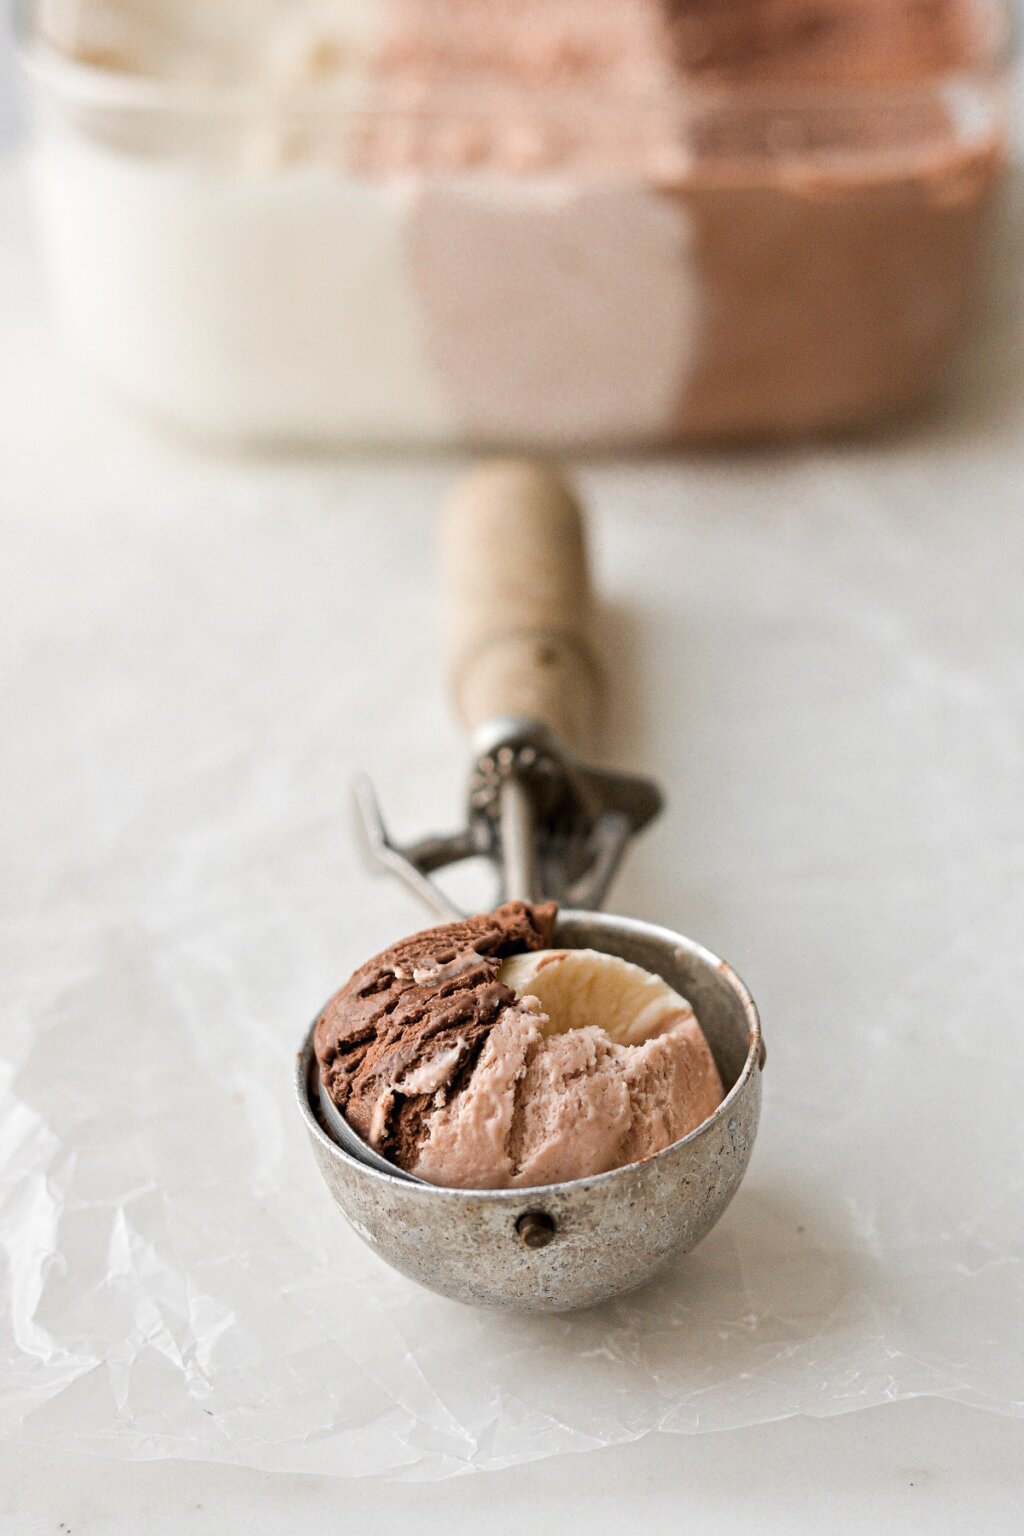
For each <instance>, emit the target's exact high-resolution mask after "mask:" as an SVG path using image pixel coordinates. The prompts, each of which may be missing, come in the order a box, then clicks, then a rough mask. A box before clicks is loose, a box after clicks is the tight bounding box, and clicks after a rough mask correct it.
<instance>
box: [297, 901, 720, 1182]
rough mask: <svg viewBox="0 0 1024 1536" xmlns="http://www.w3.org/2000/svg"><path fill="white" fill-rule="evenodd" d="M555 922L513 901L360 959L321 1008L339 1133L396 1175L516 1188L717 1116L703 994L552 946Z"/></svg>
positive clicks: (655, 1148)
mask: <svg viewBox="0 0 1024 1536" xmlns="http://www.w3.org/2000/svg"><path fill="white" fill-rule="evenodd" d="M554 921H555V908H554V905H553V904H552V903H548V904H547V905H545V906H541V907H530V906H527V905H525V904H524V903H522V902H512V903H509V904H508V905H506V906H504V907H501V908H499V910H498V911H497V912H494V913H483V914H480V915H478V916H476V917H472V918H469V919H467V920H466V921H464V922H459V923H447V924H443V925H442V926H440V927H437V928H432V929H428V930H427V931H426V932H424V933H420V934H415V935H413V937H412V938H410V939H406V940H404V941H402V942H401V943H399V944H396V945H394V946H392V947H391V948H390V949H388V950H385V951H384V952H383V954H381V955H378V956H375V957H374V959H373V960H370V961H368V962H367V963H366V964H365V965H364V966H361V967H360V969H359V970H358V971H357V972H356V973H355V975H354V976H353V977H352V978H351V979H350V980H349V982H348V983H347V984H346V985H345V986H344V987H342V989H341V990H340V991H339V992H338V993H337V994H336V996H335V997H334V998H332V1000H331V1002H330V1003H329V1004H328V1006H327V1008H325V1010H324V1012H323V1013H322V1014H321V1016H320V1018H319V1020H318V1021H317V1027H316V1036H315V1046H316V1056H317V1063H318V1066H319V1072H320V1103H321V1108H322V1109H323V1111H324V1115H325V1119H326V1120H327V1122H328V1125H329V1126H330V1128H331V1129H332V1130H334V1129H336V1124H337V1120H338V1119H341V1120H342V1121H343V1123H344V1125H345V1126H346V1127H347V1128H348V1129H349V1130H355V1131H356V1132H358V1133H359V1134H360V1136H361V1137H362V1138H364V1140H365V1143H368V1148H367V1150H368V1151H372V1152H373V1153H374V1154H376V1155H377V1157H379V1158H381V1159H382V1160H383V1161H381V1162H377V1161H376V1157H375V1158H374V1163H375V1166H378V1167H380V1166H383V1167H385V1168H387V1170H388V1171H391V1168H392V1167H393V1166H395V1165H397V1166H398V1167H399V1168H401V1169H403V1170H404V1171H405V1172H406V1173H407V1174H410V1175H412V1176H413V1177H416V1178H419V1179H424V1180H427V1181H428V1182H430V1183H431V1184H439V1185H445V1186H452V1187H457V1188H468V1189H502V1188H513V1187H520V1188H531V1187H537V1186H540V1185H546V1184H556V1183H561V1182H564V1181H565V1180H568V1179H579V1178H586V1177H588V1176H590V1175H593V1174H598V1173H606V1172H608V1171H609V1170H610V1169H612V1168H620V1167H622V1166H624V1165H625V1164H626V1163H631V1162H639V1161H641V1160H643V1159H644V1158H647V1157H651V1156H653V1155H654V1154H655V1153H657V1152H660V1151H662V1150H663V1149H664V1148H665V1147H668V1146H670V1145H671V1144H672V1143H673V1142H674V1141H677V1140H679V1139H680V1137H682V1136H685V1135H687V1134H688V1133H689V1132H690V1131H692V1130H694V1129H695V1128H696V1127H697V1126H699V1125H700V1124H702V1123H703V1121H704V1120H706V1119H707V1118H708V1117H709V1116H710V1115H712V1114H713V1113H714V1111H715V1110H716V1109H717V1107H718V1105H719V1104H720V1103H721V1101H722V1083H721V1078H720V1076H719V1072H718V1068H717V1067H716V1065H715V1060H714V1057H713V1055H712V1053H711V1050H710V1047H709V1046H708V1043H707V1040H706V1039H705V1038H704V1035H703V1033H702V1031H701V1028H700V1025H699V1024H698V1022H697V1019H696V1016H695V1014H694V1011H693V1009H692V1008H691V1006H690V1004H689V1003H688V1002H687V1001H686V1000H685V999H684V998H682V997H680V995H679V994H678V993H677V992H675V991H674V990H673V989H672V988H671V987H670V986H669V985H668V984H667V983H666V982H665V981H663V980H662V978H661V977H659V976H655V975H653V974H652V973H651V972H649V971H646V970H644V969H642V968H641V967H640V966H637V965H632V964H630V963H629V962H628V961H626V960H622V959H619V958H618V957H617V956H615V955H608V954H604V953H602V952H601V951H599V950H595V949H546V948H544V949H538V948H537V945H538V944H543V943H544V942H545V941H546V939H547V938H548V936H549V935H550V933H551V931H552V929H553V925H554ZM517 946H520V947H519V948H517ZM502 954H506V955H507V958H505V959H502V958H501V957H502ZM350 1144H351V1143H350ZM356 1150H359V1148H358V1147H357V1148H356ZM364 1155H365V1154H364Z"/></svg>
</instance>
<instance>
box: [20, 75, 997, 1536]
mask: <svg viewBox="0 0 1024 1536" xmlns="http://www.w3.org/2000/svg"><path fill="white" fill-rule="evenodd" d="M15 119H16V113H15V109H14V108H13V105H12V92H11V89H10V71H9V61H8V55H7V53H6V51H5V50H3V49H0V133H9V132H10V131H11V130H12V125H13V124H14V122H15ZM1007 250H1008V252H1010V255H1009V256H1008V257H1006V258H1005V259H1004V264H1003V266H1002V269H1001V276H1000V283H1001V285H1002V287H1001V295H1000V297H999V299H998V301H997V305H996V312H997V314H998V315H1000V316H1001V319H1000V321H999V324H998V325H993V327H992V328H991V329H990V331H989V333H988V335H987V339H986V341H985V347H986V348H987V352H982V351H980V350H979V351H977V352H976V354H975V363H976V374H975V376H974V381H973V382H974V384H975V385H976V386H977V388H976V390H975V393H974V395H973V396H972V401H973V403H972V404H971V405H970V406H969V407H965V408H964V409H963V410H961V411H960V413H959V415H957V413H956V412H954V413H953V415H952V417H951V420H950V422H949V423H947V424H946V425H945V426H943V425H942V424H940V425H938V426H935V427H933V428H928V429H926V430H925V431H924V433H923V435H922V434H918V435H917V436H916V437H915V438H914V439H913V440H912V447H911V450H910V452H909V453H908V454H904V456H903V458H902V460H901V469H900V474H901V476H902V480H901V483H902V485H903V487H904V490H906V489H907V487H908V486H912V485H913V484H914V483H915V481H916V482H917V483H919V484H925V483H926V484H927V488H928V492H929V494H940V488H941V486H942V483H943V475H942V473H941V472H939V471H936V472H935V473H934V474H932V473H930V471H929V469H928V462H929V461H928V453H929V452H931V453H933V454H934V455H935V457H936V461H937V462H938V461H941V456H942V455H947V456H948V458H947V462H948V463H949V464H950V465H953V466H955V470H956V473H957V474H958V475H959V476H960V477H961V478H960V480H959V482H958V483H959V484H961V485H963V484H965V483H966V482H965V480H964V478H963V477H964V476H965V475H966V473H967V468H968V467H969V466H973V470H972V472H973V473H975V474H976V475H977V487H978V490H977V498H976V503H975V504H974V505H973V506H972V507H970V508H969V510H970V515H971V516H973V517H974V518H976V519H977V524H978V528H979V530H980V531H979V537H980V538H982V539H984V538H985V532H984V518H985V502H986V499H987V488H988V487H989V485H990V484H993V483H995V481H996V478H997V476H998V478H999V482H1000V483H1002V484H1005V483H1006V481H1005V480H1004V479H1003V477H1004V476H1006V475H1007V474H1008V473H1009V469H1008V465H1012V463H1013V457H1012V456H1013V454H1014V453H1015V452H1016V454H1017V459H1016V464H1017V473H1018V483H1021V481H1024V475H1021V471H1022V470H1024V451H1022V450H1021V447H1020V443H1021V423H1022V420H1024V418H1022V417H1021V415H1020V413H1019V409H1017V408H1015V407H1014V404H1013V401H1012V398H1011V397H1012V395H1013V394H1014V392H1015V391H1019V378H1020V351H1019V342H1020V328H1019V319H1018V321H1017V322H1015V324H1010V325H1009V327H1008V329H1009V338H1008V342H1009V349H1008V350H1007V351H1005V352H1002V351H1000V346H1002V345H1006V344H1007V336H1006V335H1005V334H1004V335H1002V336H1000V335H998V334H997V331H999V330H1002V331H1003V332H1004V333H1005V332H1006V330H1007V319H1006V317H1007V313H1011V312H1012V313H1015V312H1016V309H1015V306H1016V305H1017V304H1018V303H1019V299H1018V297H1016V290H1017V288H1018V286H1019V242H1017V243H1014V242H1013V241H1011V242H1010V243H1009V245H1008V246H1007ZM1011 290H1012V292H1011ZM986 358H987V361H986V360H985V359H986ZM979 359H980V361H979ZM4 382H5V384H6V383H9V382H10V380H9V375H4ZM0 403H2V402H0ZM7 405H8V408H10V406H9V402H7ZM965 423H966V426H965ZM894 451H895V452H897V453H898V452H899V449H896V450H894ZM828 465H829V460H828V458H827V457H822V459H821V461H820V466H821V468H822V469H823V471H824V472H825V474H826V475H827V472H828ZM366 473H367V476H369V477H372V474H373V470H372V467H368V468H367V472H366ZM663 473H664V475H667V476H668V477H669V480H670V481H671V477H672V476H673V475H674V474H676V472H675V471H673V470H672V468H671V467H668V468H666V469H665V470H664V472H663ZM700 473H701V472H697V473H695V472H693V471H687V470H685V469H682V470H680V471H679V472H678V476H677V479H676V481H675V482H674V483H676V484H677V485H678V487H679V493H680V495H683V496H690V497H693V496H694V495H696V494H697V490H698V488H699V484H700ZM703 473H707V474H709V475H711V477H712V478H711V481H710V484H711V487H712V489H711V494H712V495H714V494H717V492H716V490H715V485H716V480H715V478H714V477H715V474H716V472H715V470H714V469H713V468H711V469H708V470H706V471H703ZM730 473H732V477H733V478H732V481H731V482H730V483H731V485H732V490H727V491H724V492H722V493H721V494H722V511H723V515H726V514H727V512H728V506H729V498H730V496H731V495H733V494H737V495H738V494H742V495H749V494H750V486H751V484H752V483H753V484H756V476H755V477H754V478H753V481H752V480H751V478H750V477H749V476H748V474H747V472H746V471H745V470H743V469H740V470H739V471H736V470H735V469H733V471H731V472H730V471H729V470H728V469H726V471H725V475H726V480H728V478H729V474H730ZM844 473H845V474H846V475H847V484H848V485H849V484H850V483H855V480H856V473H854V474H853V475H852V476H851V472H850V465H849V462H848V461H847V462H846V463H845V467H844ZM737 480H742V481H743V482H744V485H743V487H742V488H741V489H737ZM436 483H437V475H436V467H433V468H431V470H430V471H429V472H426V473H425V476H424V486H425V487H428V486H429V488H430V494H431V495H432V494H433V490H434V487H435V486H436ZM623 484H626V486H627V487H628V490H627V493H626V495H625V496H624V501H625V504H626V506H627V507H628V503H629V497H630V496H632V497H634V498H636V497H638V496H639V497H642V496H643V494H644V491H643V485H644V477H643V474H642V472H638V473H637V474H635V475H633V476H632V479H631V478H630V476H629V475H626V476H625V478H624V479H623V477H622V476H621V475H619V476H618V477H617V476H616V471H615V469H614V468H609V469H607V470H602V469H600V468H597V469H592V470H590V471H589V472H588V486H589V487H590V488H592V490H593V491H594V492H595V494H596V495H597V496H598V497H599V498H601V497H602V496H603V497H604V501H605V503H606V504H607V503H609V502H610V501H611V500H613V499H614V497H615V496H616V495H621V494H622V486H623ZM863 484H864V486H865V495H867V496H871V497H873V498H874V505H875V510H876V512H877V511H878V510H879V508H881V513H880V515H881V516H882V517H883V518H884V514H885V508H886V505H887V502H886V489H885V486H886V482H885V479H884V470H883V475H882V478H879V474H878V465H877V463H876V464H874V466H873V467H871V466H869V467H868V468H867V469H866V470H865V480H864V482H863ZM425 494H426V490H425ZM2 495H3V491H2V489H0V496H2ZM659 495H660V496H664V495H666V490H665V480H664V479H662V480H661V481H660V489H659ZM970 500H971V498H967V501H966V502H965V507H967V506H968V504H969V502H970ZM4 510H7V508H5V509H4ZM605 515H606V516H607V517H612V516H614V515H615V514H614V513H611V512H609V513H606V514H605ZM621 515H623V516H625V515H626V511H625V510H624V511H623V512H622V514H621ZM1020 515H1021V516H1022V517H1024V503H1022V505H1021V507H1020ZM913 527H914V535H915V537H916V538H918V539H919V541H920V544H919V547H920V550H921V552H922V558H923V559H924V560H925V561H927V560H928V559H929V558H938V556H939V553H940V552H939V551H937V550H934V549H932V548H931V547H930V545H929V542H928V534H927V528H928V522H927V509H926V508H925V507H922V508H921V509H920V511H919V513H918V514H917V521H915V522H914V524H913ZM995 641H998V635H997V636H996V637H995ZM994 643H995V642H994ZM1016 654H1017V655H1018V658H1019V651H1018V652H1017V653H1016ZM651 702H652V705H654V706H655V707H657V705H658V704H659V702H660V703H661V704H662V707H663V708H664V709H666V710H667V709H669V708H671V707H672V701H671V700H670V699H669V698H665V699H664V700H660V701H659V700H652V701H651ZM679 739H680V741H684V740H685V734H681V735H680V738H679ZM658 740H659V741H660V754H659V760H658V761H657V762H656V763H654V764H651V765H650V766H654V767H656V768H657V769H658V771H659V772H661V773H662V774H663V775H665V774H670V773H671V765H670V764H669V763H668V762H667V761H666V757H665V749H666V746H667V742H668V738H667V737H666V735H665V732H664V731H661V732H659V733H658ZM692 777H693V775H692V774H691V775H690V778H691V779H692ZM670 787H671V786H670ZM750 791H751V793H752V794H753V793H754V792H755V786H754V785H753V783H752V784H751V786H750ZM652 857H654V856H652ZM663 862H664V861H663V859H662V860H660V861H659V860H657V859H655V864H656V865H657V866H658V867H660V863H663ZM643 872H644V869H643V865H641V867H640V869H639V871H638V873H637V874H636V876H635V877H631V878H630V880H629V881H628V883H627V887H626V893H627V894H626V898H624V899H625V900H626V901H627V902H628V901H629V899H630V898H632V897H633V896H634V894H635V892H636V891H637V890H638V889H639V888H640V882H641V880H642V877H643ZM378 899H379V898H378ZM633 904H634V907H635V901H634V903H633ZM723 910H724V909H723ZM652 915H653V914H652ZM719 920H720V921H721V920H723V918H722V916H721V914H720V915H719ZM725 920H727V919H725ZM768 1033H769V1041H770V1040H771V1029H770V1027H769V1031H768ZM766 1088H767V1091H768V1093H769V1094H770V1093H771V1078H770V1076H769V1078H768V1079H767V1081H766ZM1022 1457H1024V1433H1022V1427H1021V1421H1020V1420H1014V1419H1011V1418H1006V1417H1000V1416H996V1415H992V1414H986V1413H984V1412H981V1411H978V1410H975V1409H968V1408H964V1407H962V1406H959V1405H956V1404H954V1403H950V1402H942V1401H937V1400H934V1399H922V1400H918V1401H914V1402H902V1403H897V1404H893V1405H889V1406H885V1407H880V1408H875V1409H872V1410H869V1411H867V1412H855V1413H851V1414H847V1415H842V1416H839V1417H835V1418H830V1419H824V1420H812V1419H807V1418H792V1419H788V1420H785V1421H783V1422H779V1423H776V1424H765V1425H760V1426H755V1427H751V1428H747V1429H744V1430H740V1431H729V1432H722V1433H716V1434H703V1435H678V1436H660V1435H652V1436H649V1437H647V1438H646V1439H644V1440H642V1441H640V1442H638V1443H636V1444H633V1445H625V1446H620V1447H616V1448H614V1449H611V1450H606V1451H602V1452H599V1453H584V1454H580V1455H575V1456H571V1457H556V1458H552V1459H550V1460H548V1461H543V1462H538V1463H534V1464H531V1465H529V1466H525V1467H520V1468H514V1469H511V1470H508V1471H505V1472H494V1473H487V1474H470V1475H467V1476H465V1477H462V1478H457V1479H454V1480H450V1481H447V1482H445V1483H443V1484H440V1485H416V1486H410V1485H398V1484H390V1485H381V1484H380V1483H378V1482H365V1483H360V1482H358V1481H356V1482H353V1481H336V1480H334V1479H330V1478H318V1477H316V1476H284V1475H280V1474H277V1475H265V1474H259V1473H254V1472H251V1471H248V1470H246V1469H243V1468H236V1467H218V1466H215V1465H194V1464H189V1463H185V1462H160V1463H152V1464H130V1463H126V1462H123V1461H114V1460H107V1459H99V1458H96V1459H90V1458H80V1457H77V1456H75V1455H73V1454H70V1455H58V1454H56V1453H55V1452H54V1451H53V1449H52V1448H50V1449H47V1450H45V1451H41V1450H38V1449H33V1448H31V1447H28V1448H26V1447H20V1448H17V1449H15V1448H13V1447H10V1446H7V1447H3V1446H0V1529H2V1530H3V1531H4V1532H10V1533H12V1536H35V1533H37V1532H38V1533H42V1532H55V1533H59V1532H67V1533H68V1536H71V1533H72V1532H78V1533H83V1536H84V1533H103V1532H117V1533H120V1532H140V1533H146V1536H150V1533H152V1536H157V1533H163V1532H167V1533H170V1532H174V1533H181V1532H185V1533H191V1532H195V1533H200V1532H210V1533H213V1532H217V1533H225V1536H228V1533H231V1532H233V1531H239V1532H242V1531H245V1532H262V1531H266V1532H282V1533H285V1532H290V1531H295V1532H298V1531H303V1532H305V1531H307V1530H309V1529H324V1530H327V1531H330V1530H335V1529H339V1530H341V1529H344V1530H355V1529H359V1528H362V1529H365V1530H367V1531H369V1532H375V1531H384V1530H388V1531H393V1532H396V1533H400V1532H404V1531H410V1532H412V1531H417V1532H423V1531H432V1530H436V1531H439V1532H440V1531H445V1532H448V1531H462V1530H465V1531H476V1530H479V1529H481V1527H482V1526H483V1525H484V1524H486V1528H487V1529H488V1530H492V1531H494V1532H495V1533H503V1532H506V1531H508V1532H513V1531H514V1532H516V1533H519V1532H521V1531H522V1530H523V1529H524V1527H525V1529H527V1530H537V1531H541V1532H543V1531H548V1530H551V1531H554V1530H557V1529H560V1528H561V1527H563V1526H565V1525H567V1524H569V1522H573V1523H585V1524H586V1526H587V1527H588V1528H589V1529H591V1530H593V1531H594V1532H595V1533H597V1532H603V1531H612V1530H614V1531H616V1532H619V1531H621V1530H622V1529H623V1526H624V1525H626V1524H628V1522H630V1521H631V1520H632V1521H638V1520H640V1519H642V1520H643V1521H644V1522H650V1523H653V1522H654V1521H656V1520H664V1521H665V1522H666V1523H669V1522H670V1523H671V1526H672V1528H673V1529H679V1530H680V1531H688V1530H691V1529H692V1530H695V1531H696V1530H701V1531H706V1530H708V1529H709V1528H713V1529H714V1530H715V1531H716V1533H717V1532H722V1533H728V1532H731V1531H734V1530H735V1531H739V1530H755V1531H787V1532H793V1531H800V1530H804V1529H806V1530H808V1531H810V1530H819V1529H821V1528H822V1527H823V1526H825V1527H827V1528H829V1529H831V1530H834V1531H836V1532H845V1531H850V1532H853V1531H857V1532H860V1531H863V1530H864V1529H865V1527H866V1526H867V1525H868V1523H869V1522H871V1523H873V1524H878V1525H879V1526H880V1528H881V1529H883V1530H886V1531H890V1530H891V1531H900V1530H907V1531H922V1532H923V1531H929V1532H940V1533H944V1532H950V1533H952V1532H955V1531H956V1532H958V1531H961V1530H964V1529H968V1528H972V1529H977V1530H984V1531H987V1532H989V1533H995V1536H999V1533H1001V1532H1003V1531H1006V1532H1009V1531H1011V1530H1016V1529H1019V1527H1020V1522H1021V1518H1022V1483H1021V1464H1022ZM712 1523H713V1526H712Z"/></svg>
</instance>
